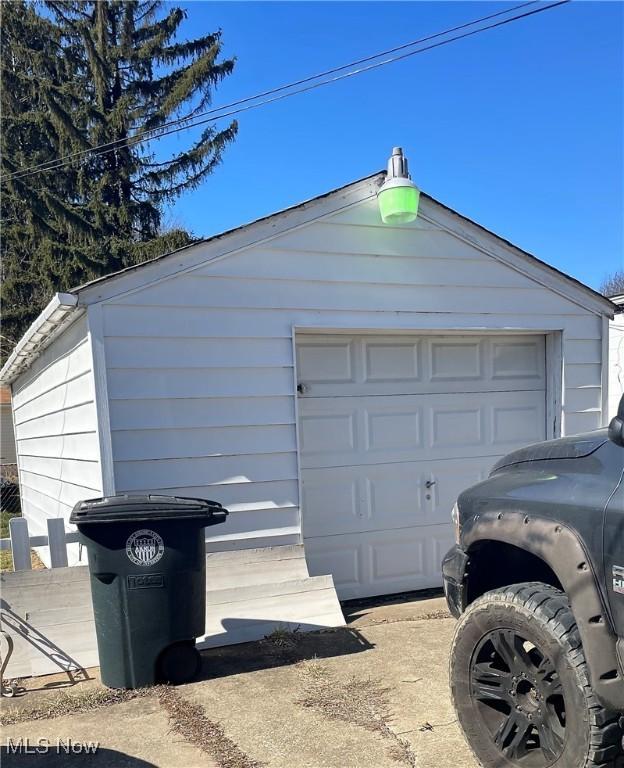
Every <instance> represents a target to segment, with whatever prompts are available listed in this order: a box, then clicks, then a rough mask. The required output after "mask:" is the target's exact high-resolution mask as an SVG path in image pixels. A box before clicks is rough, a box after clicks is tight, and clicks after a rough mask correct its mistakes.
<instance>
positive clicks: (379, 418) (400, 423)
mask: <svg viewBox="0 0 624 768" xmlns="http://www.w3.org/2000/svg"><path fill="white" fill-rule="evenodd" d="M379 405H382V409H379ZM376 406H377V407H376V408H375V409H373V408H366V407H365V408H364V417H365V425H366V429H365V431H364V446H363V449H364V451H366V452H367V453H368V452H373V453H376V454H379V453H388V452H389V451H390V452H392V453H393V454H394V452H396V451H399V452H401V453H402V452H403V451H409V452H410V453H412V455H413V452H415V451H418V450H419V449H422V429H421V426H420V420H421V413H420V408H418V406H417V405H414V406H413V407H412V409H411V410H410V409H409V404H408V403H406V404H405V407H402V406H401V404H399V405H398V406H395V405H393V404H390V405H386V409H385V410H383V404H379V403H376Z"/></svg>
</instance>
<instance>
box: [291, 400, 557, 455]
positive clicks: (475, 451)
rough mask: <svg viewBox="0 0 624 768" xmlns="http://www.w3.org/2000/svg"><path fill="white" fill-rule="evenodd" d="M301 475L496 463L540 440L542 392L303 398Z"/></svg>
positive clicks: (300, 418) (301, 408) (541, 429)
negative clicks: (351, 468) (478, 460)
mask: <svg viewBox="0 0 624 768" xmlns="http://www.w3.org/2000/svg"><path fill="white" fill-rule="evenodd" d="M299 412H300V416H299V423H300V440H301V446H300V447H301V456H300V460H301V467H302V469H310V468H318V467H337V466H345V465H361V464H392V463H396V462H402V461H403V462H404V461H419V462H429V461H438V460H445V459H455V458H470V457H475V456H486V457H494V456H500V455H503V454H505V453H508V452H509V451H510V450H512V449H513V448H516V447H519V446H520V445H524V444H528V443H532V442H537V441H539V440H543V439H544V424H545V397H544V392H543V391H538V392H534V391H528V392H498V393H491V394H489V395H488V396H484V395H482V394H476V393H470V394H464V395H462V396H461V397H459V396H452V395H448V394H445V395H428V396H422V395H406V396H401V397H398V396H386V395H379V396H375V397H352V398H349V399H348V400H346V399H342V398H334V399H330V398H307V399H305V400H302V401H301V402H300V404H299Z"/></svg>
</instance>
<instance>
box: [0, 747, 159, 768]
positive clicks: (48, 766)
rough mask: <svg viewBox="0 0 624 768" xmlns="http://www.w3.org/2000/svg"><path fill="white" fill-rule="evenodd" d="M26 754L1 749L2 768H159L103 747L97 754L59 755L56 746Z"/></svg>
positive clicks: (61, 752) (33, 748)
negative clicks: (70, 766) (87, 767)
mask: <svg viewBox="0 0 624 768" xmlns="http://www.w3.org/2000/svg"><path fill="white" fill-rule="evenodd" d="M36 748H37V745H36V743H31V746H30V749H31V750H33V752H34V750H36ZM33 752H26V751H25V750H24V748H22V750H21V751H20V752H18V753H17V754H13V752H12V751H10V750H9V749H8V747H5V746H2V747H0V763H1V764H2V768H22V766H23V768H39V767H40V766H42V767H43V766H45V768H64V766H66V765H82V766H84V765H85V764H88V765H89V768H158V766H156V765H154V763H148V762H146V761H145V760H141V759H140V758H137V757H132V756H131V755H127V754H126V753H125V752H118V751H117V750H116V749H107V748H105V747H101V748H100V749H98V750H97V751H96V752H95V753H91V754H85V753H71V752H70V753H69V754H65V752H64V751H63V750H61V751H60V752H59V753H58V754H57V746H56V744H51V745H50V747H49V750H48V752H38V753H37V752H34V753H33Z"/></svg>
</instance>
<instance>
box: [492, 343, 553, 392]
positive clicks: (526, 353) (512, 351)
mask: <svg viewBox="0 0 624 768" xmlns="http://www.w3.org/2000/svg"><path fill="white" fill-rule="evenodd" d="M491 349H492V354H491V361H492V379H494V380H514V379H526V380H531V379H533V380H535V381H539V382H543V381H544V376H545V365H546V360H545V350H544V344H543V339H541V341H540V339H539V338H538V339H535V338H534V339H531V340H529V341H510V340H501V341H496V340H493V341H492V343H491Z"/></svg>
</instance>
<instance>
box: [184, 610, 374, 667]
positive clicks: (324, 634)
mask: <svg viewBox="0 0 624 768" xmlns="http://www.w3.org/2000/svg"><path fill="white" fill-rule="evenodd" d="M227 621H228V620H227V619H226V620H224V621H223V624H224V626H225V624H226V622H227ZM246 623H248V622H246ZM374 647H375V646H374V645H373V644H372V643H370V642H369V641H368V640H367V639H366V638H365V637H364V636H363V635H362V634H361V633H360V632H359V631H358V630H357V629H349V628H348V627H339V628H337V629H329V630H321V631H317V632H312V633H307V632H306V633H304V632H297V631H296V630H295V631H292V632H288V631H283V632H280V631H277V632H273V633H272V634H271V635H268V636H267V637H265V638H264V639H263V640H257V641H255V642H253V643H244V644H242V645H229V646H223V647H221V648H210V649H207V650H203V651H202V652H201V655H202V670H201V674H200V676H199V677H198V678H197V679H196V680H195V681H194V682H199V681H200V680H208V679H215V678H220V677H227V676H229V675H237V674H242V673H244V672H256V671H258V670H261V669H273V668H276V667H283V666H286V665H289V664H297V663H298V662H300V661H303V660H304V659H310V658H313V657H316V658H318V659H327V658H332V657H334V656H345V655H348V654H352V653H362V652H363V651H368V650H371V649H372V648H374Z"/></svg>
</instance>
